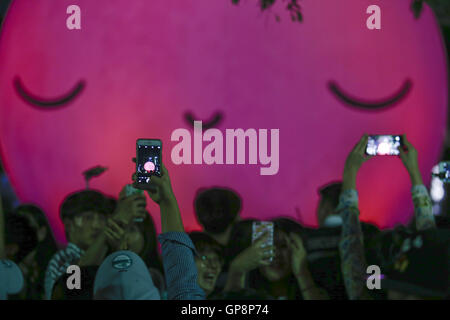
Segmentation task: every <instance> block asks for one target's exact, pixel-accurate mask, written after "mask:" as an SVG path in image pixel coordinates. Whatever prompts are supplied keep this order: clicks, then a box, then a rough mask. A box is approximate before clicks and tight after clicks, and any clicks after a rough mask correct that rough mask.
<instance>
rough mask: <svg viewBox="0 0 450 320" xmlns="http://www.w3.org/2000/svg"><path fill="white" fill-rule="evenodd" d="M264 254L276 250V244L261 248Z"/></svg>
mask: <svg viewBox="0 0 450 320" xmlns="http://www.w3.org/2000/svg"><path fill="white" fill-rule="evenodd" d="M259 252H260V253H261V254H262V255H264V254H266V253H267V252H272V253H273V252H275V247H274V246H265V247H264V248H260V251H259Z"/></svg>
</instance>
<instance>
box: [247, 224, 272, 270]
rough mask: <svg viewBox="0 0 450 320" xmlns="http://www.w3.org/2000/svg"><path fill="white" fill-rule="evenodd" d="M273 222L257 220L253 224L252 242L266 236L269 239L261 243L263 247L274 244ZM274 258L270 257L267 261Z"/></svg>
mask: <svg viewBox="0 0 450 320" xmlns="http://www.w3.org/2000/svg"><path fill="white" fill-rule="evenodd" d="M273 232H274V226H273V222H270V221H255V222H253V224H252V243H254V242H255V241H257V240H258V239H260V238H261V237H262V236H266V237H267V240H266V241H264V242H263V243H262V245H261V247H262V248H265V247H268V246H273ZM272 260H273V258H272V257H270V258H268V259H267V261H270V262H272Z"/></svg>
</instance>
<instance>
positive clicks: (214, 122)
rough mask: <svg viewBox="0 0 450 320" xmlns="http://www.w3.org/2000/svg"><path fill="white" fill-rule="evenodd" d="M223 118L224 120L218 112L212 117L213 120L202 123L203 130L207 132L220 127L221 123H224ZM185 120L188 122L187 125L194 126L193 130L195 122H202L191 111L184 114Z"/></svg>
mask: <svg viewBox="0 0 450 320" xmlns="http://www.w3.org/2000/svg"><path fill="white" fill-rule="evenodd" d="M223 118H224V116H223V114H222V113H221V112H220V111H218V112H216V113H215V114H214V115H213V116H212V118H211V119H210V120H209V121H202V128H203V129H205V130H207V129H210V128H214V127H216V126H217V125H219V123H220V122H222V120H223ZM184 119H185V120H186V121H187V123H189V125H191V126H192V128H193V127H194V121H199V120H201V119H198V118H197V117H195V116H194V114H193V113H192V112H190V111H188V112H186V113H185V114H184Z"/></svg>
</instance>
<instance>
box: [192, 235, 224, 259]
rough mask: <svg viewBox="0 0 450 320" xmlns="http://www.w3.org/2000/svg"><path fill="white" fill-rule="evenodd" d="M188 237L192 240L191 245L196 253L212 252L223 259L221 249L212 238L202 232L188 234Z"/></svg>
mask: <svg viewBox="0 0 450 320" xmlns="http://www.w3.org/2000/svg"><path fill="white" fill-rule="evenodd" d="M189 237H190V238H191V240H192V243H193V244H194V246H195V249H197V251H200V252H201V251H205V250H212V251H214V252H215V253H217V254H218V255H219V257H221V258H222V257H223V247H222V245H220V243H218V242H217V241H216V240H215V239H214V238H212V237H211V236H210V235H208V234H207V233H204V232H199V231H194V232H191V233H189Z"/></svg>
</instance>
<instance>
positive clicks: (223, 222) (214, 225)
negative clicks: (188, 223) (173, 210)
mask: <svg viewBox="0 0 450 320" xmlns="http://www.w3.org/2000/svg"><path fill="white" fill-rule="evenodd" d="M194 209H195V214H196V216H197V219H198V221H199V222H200V224H201V225H202V226H203V228H204V229H205V231H206V232H210V233H213V234H217V233H222V232H224V231H225V230H226V229H227V228H228V227H229V226H230V225H231V224H232V223H233V221H234V220H235V219H236V216H237V215H238V214H239V211H240V210H241V198H240V197H239V195H238V194H237V193H236V192H234V191H233V190H231V189H225V188H218V187H215V188H209V189H203V190H199V191H198V192H197V195H196V197H195V201H194Z"/></svg>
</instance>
